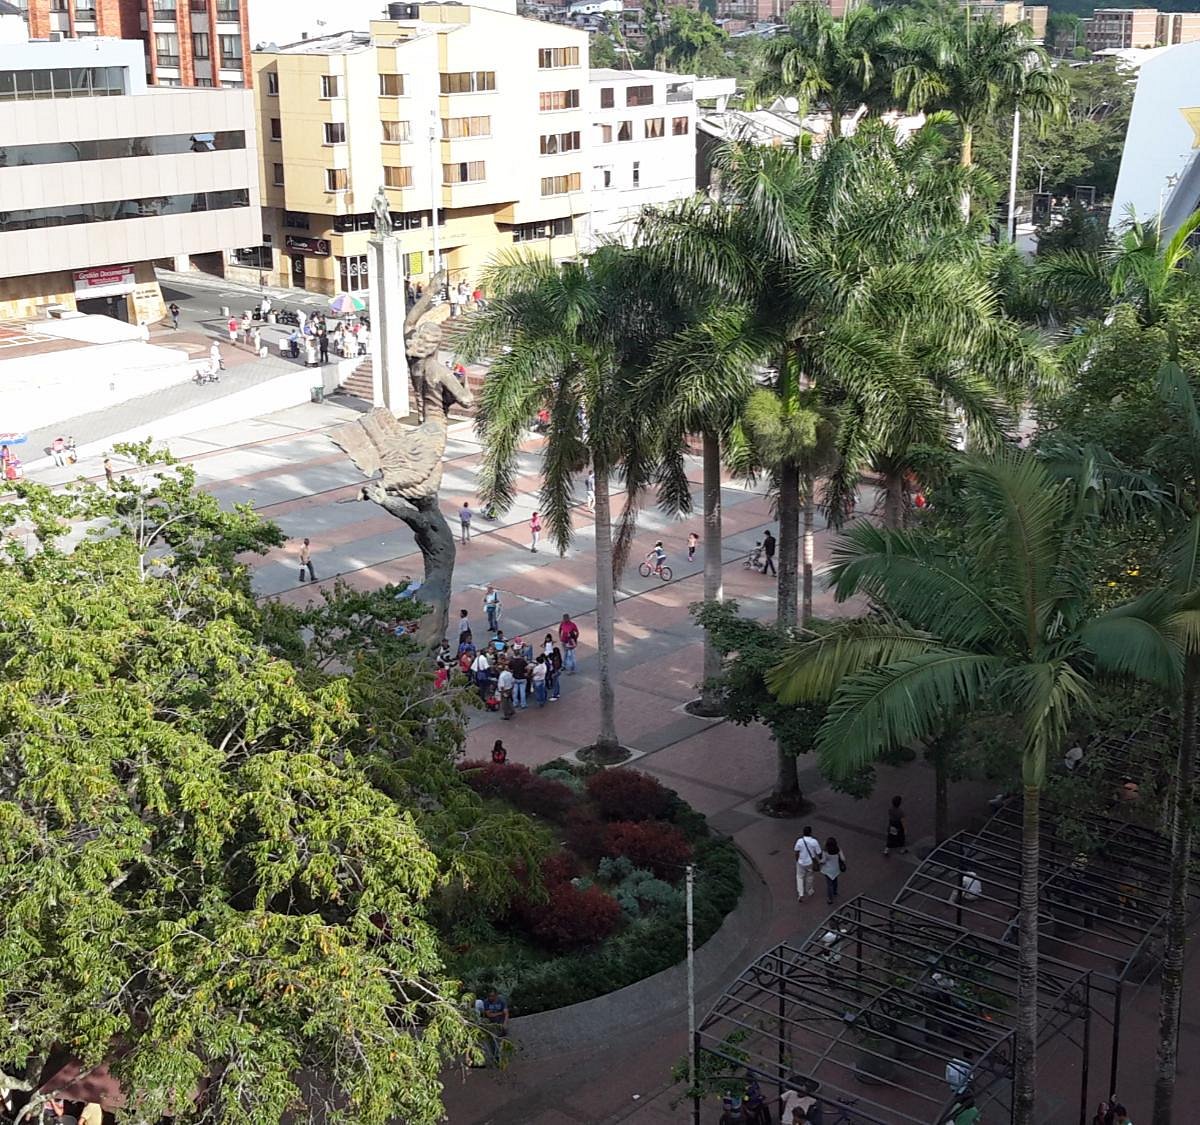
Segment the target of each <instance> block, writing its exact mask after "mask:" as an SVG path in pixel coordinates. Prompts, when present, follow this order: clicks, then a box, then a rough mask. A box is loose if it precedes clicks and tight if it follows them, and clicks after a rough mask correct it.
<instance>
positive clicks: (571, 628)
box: [558, 613, 579, 676]
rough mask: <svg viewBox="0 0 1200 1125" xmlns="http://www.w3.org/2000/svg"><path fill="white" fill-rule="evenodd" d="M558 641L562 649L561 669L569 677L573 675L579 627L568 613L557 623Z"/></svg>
mask: <svg viewBox="0 0 1200 1125" xmlns="http://www.w3.org/2000/svg"><path fill="white" fill-rule="evenodd" d="M558 639H559V642H560V643H561V644H562V649H563V667H564V668H565V669H566V670H567V674H568V675H570V676H573V675H575V646H576V645H577V644H578V643H579V626H578V625H576V624H575V622H574V621H572V620H571V615H570V614H569V613H564V614H563V615H562V620H561V621H560V622H559V623H558Z"/></svg>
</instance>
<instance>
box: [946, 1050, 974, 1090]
mask: <svg viewBox="0 0 1200 1125" xmlns="http://www.w3.org/2000/svg"><path fill="white" fill-rule="evenodd" d="M946 1085H947V1086H949V1087H950V1092H951V1093H952V1094H955V1095H960V1096H961V1095H962V1094H965V1093H966V1092H967V1090H968V1089H970V1086H971V1064H970V1063H969V1062H967V1060H966V1059H959V1058H954V1059H951V1060H950V1061H949V1062H948V1063H946Z"/></svg>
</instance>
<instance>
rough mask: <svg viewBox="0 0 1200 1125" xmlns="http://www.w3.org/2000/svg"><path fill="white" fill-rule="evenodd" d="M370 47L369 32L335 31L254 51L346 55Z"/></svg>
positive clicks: (263, 52)
mask: <svg viewBox="0 0 1200 1125" xmlns="http://www.w3.org/2000/svg"><path fill="white" fill-rule="evenodd" d="M370 46H371V33H370V32H369V31H335V32H334V33H333V34H331V35H319V36H316V37H314V38H312V39H299V40H297V41H296V42H295V43H283V44H278V43H265V44H262V45H260V46H258V47H255V48H254V50H255V52H256V53H259V54H264V55H348V54H353V53H356V52H358V51H365V50H366V49H367V48H369V47H370Z"/></svg>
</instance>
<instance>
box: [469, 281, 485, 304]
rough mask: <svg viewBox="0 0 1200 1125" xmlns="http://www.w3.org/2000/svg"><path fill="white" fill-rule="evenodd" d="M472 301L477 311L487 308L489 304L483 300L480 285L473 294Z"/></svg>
mask: <svg viewBox="0 0 1200 1125" xmlns="http://www.w3.org/2000/svg"><path fill="white" fill-rule="evenodd" d="M471 300H472V301H473V302H474V304H475V307H476V308H477V309H486V308H487V302H486V301H485V300H484V299H483V290H482V289H481V288H480V287H479V286H478V285H476V286H475V288H474V289H473V290H472V292H471Z"/></svg>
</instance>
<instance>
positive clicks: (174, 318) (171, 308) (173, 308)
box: [167, 301, 179, 330]
mask: <svg viewBox="0 0 1200 1125" xmlns="http://www.w3.org/2000/svg"><path fill="white" fill-rule="evenodd" d="M167 312H169V313H170V314H171V327H172V328H174V329H176V330H178V328H179V306H178V305H177V304H176V303H175V302H174V301H172V302H171V303H170V304H169V305H168V306H167Z"/></svg>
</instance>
